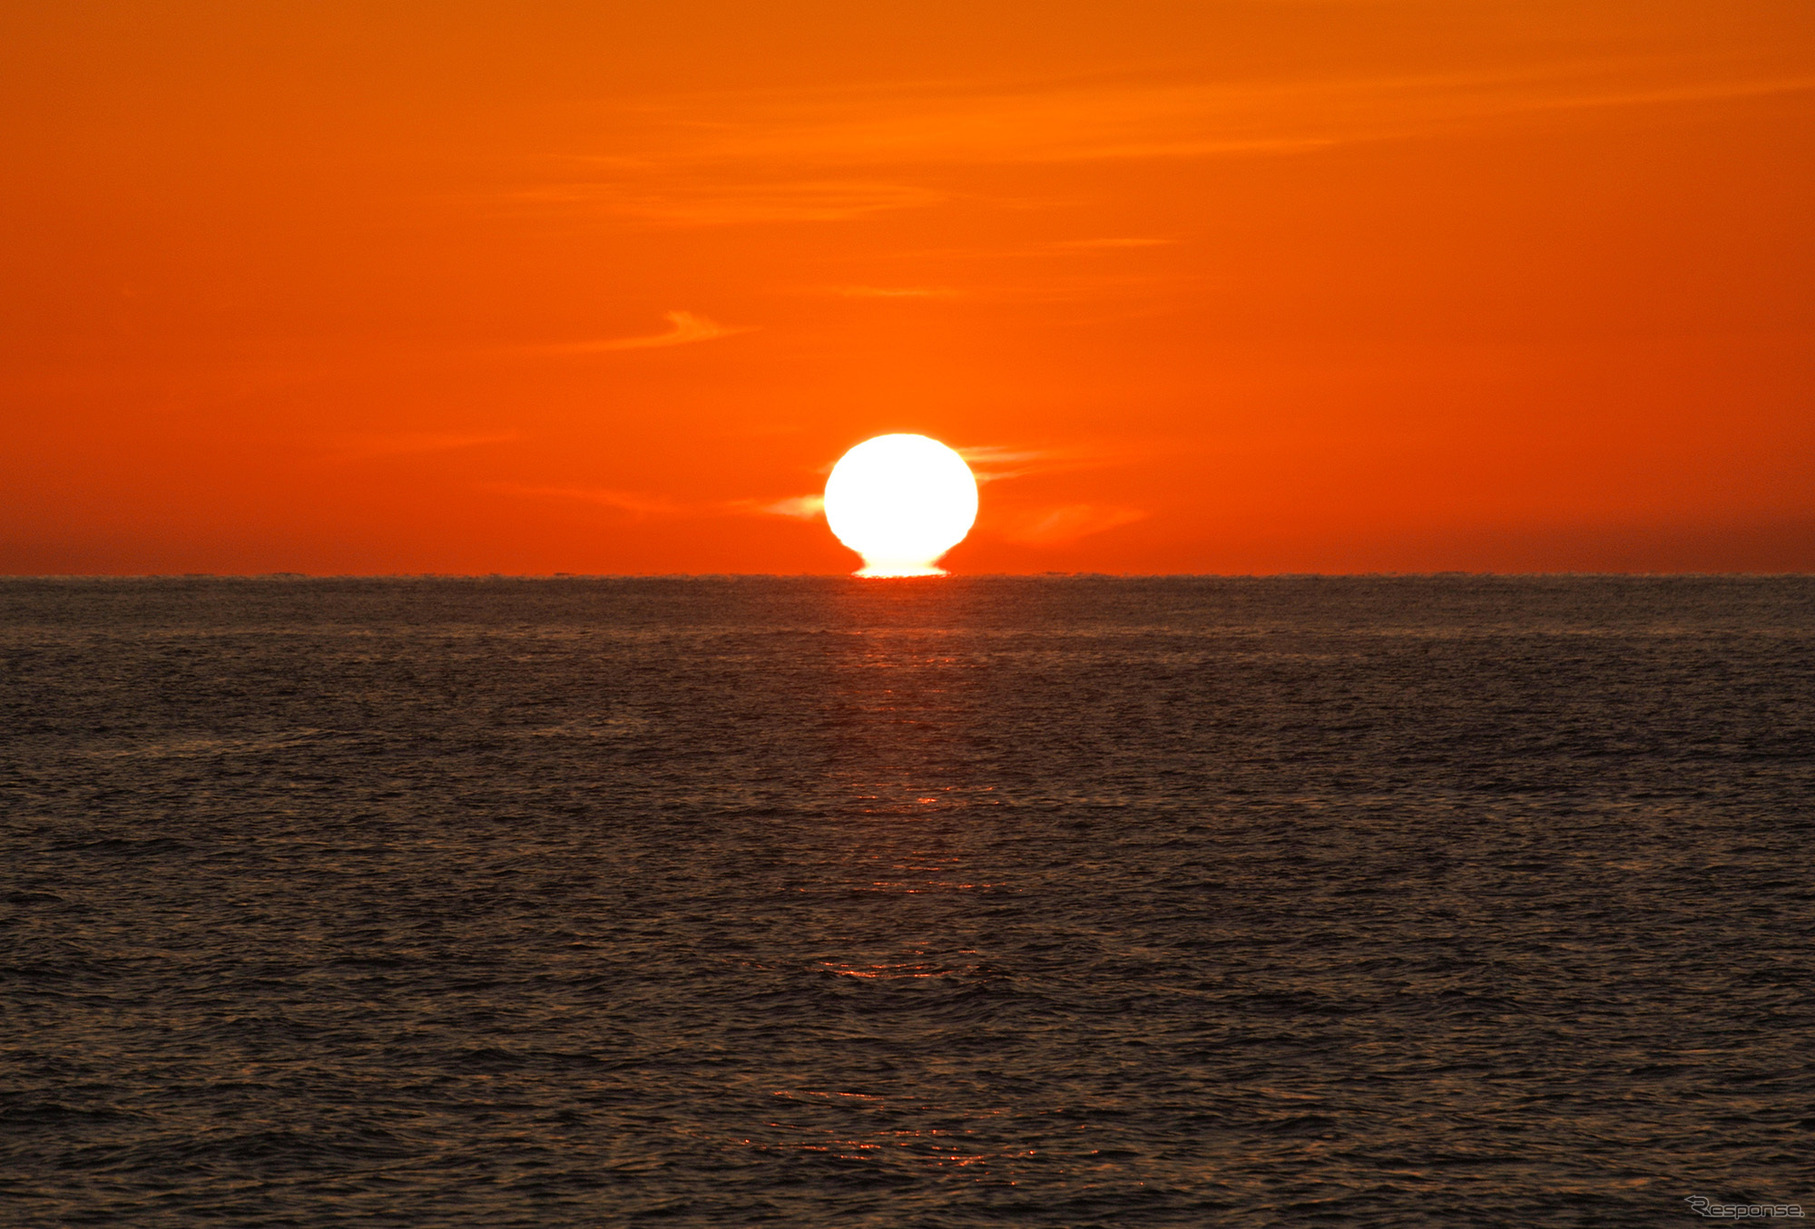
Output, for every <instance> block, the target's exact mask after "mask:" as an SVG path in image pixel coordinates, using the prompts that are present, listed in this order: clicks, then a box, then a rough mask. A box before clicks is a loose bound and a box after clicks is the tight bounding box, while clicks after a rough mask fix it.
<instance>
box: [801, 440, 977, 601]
mask: <svg viewBox="0 0 1815 1229" xmlns="http://www.w3.org/2000/svg"><path fill="white" fill-rule="evenodd" d="M976 519H977V479H976V476H975V475H973V474H972V473H971V469H970V466H969V465H967V464H965V462H964V458H963V457H961V456H959V455H958V454H957V453H956V452H955V451H953V450H952V449H950V448H948V447H946V446H945V445H944V444H941V443H940V442H939V441H938V440H935V439H929V438H927V437H926V436H924V435H879V436H877V437H875V438H874V439H870V440H865V441H864V442H863V443H861V444H859V445H857V446H856V447H855V448H853V449H851V450H850V451H849V452H847V453H845V454H844V456H843V457H841V458H839V461H838V464H837V465H834V466H833V467H832V474H831V476H830V477H829V478H827V479H826V523H827V524H828V525H830V526H831V528H832V532H833V533H834V534H835V535H837V537H838V540H839V541H840V542H843V543H844V544H845V545H846V546H848V547H850V548H851V549H852V550H854V551H856V552H857V553H858V554H860V555H862V556H863V567H862V568H861V569H859V570H858V572H857V575H859V576H869V577H882V576H943V575H944V574H945V572H944V570H943V569H942V568H940V567H939V566H938V562H939V557H940V556H941V555H943V554H945V552H946V551H948V550H950V549H951V548H952V547H954V546H956V545H958V543H960V542H962V541H964V535H965V534H967V533H969V532H970V528H971V525H972V524H973V523H974V522H975V521H976Z"/></svg>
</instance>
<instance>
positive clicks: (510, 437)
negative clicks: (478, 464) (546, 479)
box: [333, 431, 521, 461]
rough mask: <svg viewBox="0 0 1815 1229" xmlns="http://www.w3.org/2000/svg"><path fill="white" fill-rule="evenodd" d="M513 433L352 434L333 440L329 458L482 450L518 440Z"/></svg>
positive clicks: (518, 437) (345, 458)
mask: <svg viewBox="0 0 1815 1229" xmlns="http://www.w3.org/2000/svg"><path fill="white" fill-rule="evenodd" d="M520 438H521V436H520V435H519V433H518V432H515V431H494V432H488V433H485V434H480V435H472V434H464V435H463V434H452V433H447V432H433V431H421V432H402V433H398V434H392V435H355V436H347V437H343V438H342V439H340V440H338V441H336V444H335V447H334V450H333V455H334V456H335V458H336V459H338V460H342V461H371V460H376V459H378V458H380V457H406V456H416V455H420V454H424V453H436V452H457V451H460V450H462V449H466V448H485V447H489V446H491V445H494V444H509V443H514V442H515V441H516V440H518V439H520Z"/></svg>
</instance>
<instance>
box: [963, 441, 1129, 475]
mask: <svg viewBox="0 0 1815 1229" xmlns="http://www.w3.org/2000/svg"><path fill="white" fill-rule="evenodd" d="M957 451H958V455H959V456H961V457H963V458H964V460H965V462H966V464H968V465H969V466H970V467H971V472H972V473H974V474H976V475H977V481H978V482H980V483H981V482H1002V481H1005V480H1007V479H1009V478H1025V477H1027V476H1029V475H1030V474H1057V473H1068V472H1070V471H1073V470H1080V469H1096V468H1099V467H1101V466H1106V465H1119V464H1122V463H1124V462H1126V461H1128V460H1130V459H1131V458H1130V455H1129V453H1128V451H1127V450H1126V449H1125V448H1121V447H1116V446H1111V445H1074V446H1071V447H1066V448H1024V447H1003V446H994V445H982V446H978V447H970V448H960V449H958V450H957Z"/></svg>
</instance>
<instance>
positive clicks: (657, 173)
mask: <svg viewBox="0 0 1815 1229" xmlns="http://www.w3.org/2000/svg"><path fill="white" fill-rule="evenodd" d="M603 165H604V168H605V169H607V170H614V169H615V166H614V164H613V163H612V162H611V161H610V160H607V161H605V162H604V164H603ZM618 174H619V175H620V176H625V175H626V174H628V177H620V178H615V179H607V180H602V181H599V182H590V183H589V182H586V181H583V180H575V181H572V182H568V183H563V184H550V185H545V186H543V187H539V188H535V189H531V190H528V191H524V192H520V193H517V194H516V197H517V199H518V200H522V201H526V202H531V203H541V204H567V205H578V206H582V207H584V208H587V209H591V210H597V209H603V210H605V211H607V212H610V213H615V214H619V215H620V216H625V217H631V218H638V219H641V220H643V221H646V222H653V223H657V224H661V225H667V226H738V225H749V224H755V223H773V222H842V221H846V220H848V219H851V218H860V217H864V216H866V215H868V214H873V213H882V212H884V211H887V210H892V209H919V208H925V207H926V206H929V205H938V204H942V203H944V202H945V201H946V200H947V199H948V196H947V194H946V193H944V192H940V191H937V190H934V189H931V188H925V187H918V186H915V185H912V184H901V183H889V182H879V181H876V180H873V179H869V178H825V177H816V178H805V179H794V180H783V181H779V182H773V181H771V182H765V181H762V180H757V179H753V178H749V177H744V176H739V177H738V179H739V181H738V182H731V183H726V182H723V180H722V179H721V178H718V177H714V178H713V179H712V181H711V182H697V179H698V177H697V176H696V175H694V174H692V173H690V172H689V171H688V168H687V163H686V159H685V158H684V157H683V158H678V159H676V164H675V165H663V164H661V163H656V164H639V165H638V167H637V169H636V170H635V171H631V172H628V173H626V172H622V171H620V172H618Z"/></svg>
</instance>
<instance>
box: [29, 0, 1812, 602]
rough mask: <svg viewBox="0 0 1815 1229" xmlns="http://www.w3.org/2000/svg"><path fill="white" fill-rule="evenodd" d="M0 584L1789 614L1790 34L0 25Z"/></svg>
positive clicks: (1800, 361)
mask: <svg viewBox="0 0 1815 1229" xmlns="http://www.w3.org/2000/svg"><path fill="white" fill-rule="evenodd" d="M0 177H4V181H5V190H4V191H3V192H0V572H5V573H14V574H47V573H125V574H143V573H171V572H218V573H262V572H275V571H294V572H308V573H425V572H434V573H491V572H501V573H550V572H573V573H717V572H782V573H799V572H811V573H838V572H844V571H849V570H851V569H852V568H854V567H856V566H857V564H858V560H857V558H856V556H855V555H853V554H852V553H851V552H849V551H847V550H846V549H845V548H843V547H842V546H840V545H839V544H838V543H837V542H836V540H834V539H833V538H832V536H831V534H830V533H829V532H828V531H827V529H826V526H825V522H824V519H823V516H822V515H821V514H820V513H819V511H818V510H817V508H816V506H815V502H814V497H815V496H816V495H817V494H818V493H819V492H820V491H821V490H823V487H824V482H825V475H826V473H827V472H828V470H829V469H830V467H831V465H832V463H833V462H834V461H836V460H837V458H838V457H839V456H840V455H841V454H842V453H843V452H844V451H845V450H846V449H847V448H849V447H851V446H852V445H854V444H856V443H858V442H860V441H862V440H864V439H866V438H869V437H871V436H874V435H879V434H883V433H887V432H896V431H910V432H919V433H923V434H927V435H931V436H934V437H935V438H938V439H940V440H943V441H944V442H946V443H947V444H950V445H951V446H953V447H954V448H957V449H959V450H960V451H961V452H963V453H964V454H965V455H966V456H967V457H968V458H969V459H970V461H971V463H972V466H973V468H974V469H975V470H976V471H977V473H978V475H979V477H980V478H981V479H982V480H983V485H982V498H981V511H980V513H979V517H978V521H977V524H976V527H975V529H974V530H973V532H972V534H971V536H970V538H969V539H968V540H967V541H965V542H964V543H963V544H962V545H960V546H959V547H958V548H956V549H955V550H954V551H953V552H952V553H951V554H950V555H949V556H947V561H946V562H947V566H948V567H950V568H951V569H952V570H953V571H954V572H969V573H979V572H1046V571H1061V572H1072V571H1096V572H1112V573H1121V572H1133V573H1182V572H1183V573H1270V572H1372V571H1437V570H1462V571H1521V572H1523V571H1811V570H1815V5H1811V4H1809V3H1808V0H1782V2H1757V0H1721V2H1720V3H1709V2H1707V0H1696V2H1694V3H1681V2H1679V0H1630V2H1625V0H1623V2H1619V3H1613V2H1609V0H1570V2H1568V3H1554V2H1551V0H1516V2H1501V0H1471V2H1470V3H1468V4H1457V3H1455V2H1454V0H1391V2H1389V0H1193V2H1190V3H1152V2H1147V0H1118V2H1117V3H1114V4H1111V3H1105V2H1102V0H1093V2H1091V3H1068V2H1066V0H1039V2H1038V3H1034V2H1031V0H1029V2H1021V0H1015V2H1001V3H993V2H991V0H964V2H961V3H959V2H946V0H915V2H914V3H889V2H880V3H878V2H866V3H863V4H851V3H849V0H838V2H837V3H833V2H830V0H827V2H820V0H811V2H803V0H764V2H763V3H719V2H699V0H694V2H689V0H664V2H661V3H650V2H645V0H610V2H609V3H605V2H594V3H577V2H568V3H554V2H545V3H537V2H535V0H515V2H513V3H508V4H506V3H474V2H468V0H432V2H417V0H394V2H389V3H386V2H380V0H359V2H354V0H313V2H311V3H301V2H298V3H278V2H275V0H274V2H272V3H258V4H245V3H240V2H238V0H232V2H227V0H223V2H220V3H178V2H170V3H108V2H106V0H98V2H96V3H84V4H80V5H74V4H38V5H32V4H15V5H7V6H4V7H0Z"/></svg>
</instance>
